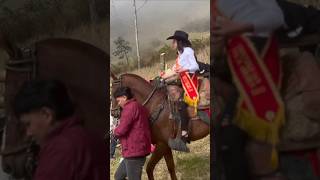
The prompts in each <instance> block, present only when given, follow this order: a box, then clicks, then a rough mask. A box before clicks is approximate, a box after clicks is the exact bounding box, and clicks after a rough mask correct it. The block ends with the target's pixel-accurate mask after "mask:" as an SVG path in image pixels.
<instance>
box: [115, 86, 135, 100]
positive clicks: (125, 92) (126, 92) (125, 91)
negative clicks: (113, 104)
mask: <svg viewBox="0 0 320 180" xmlns="http://www.w3.org/2000/svg"><path fill="white" fill-rule="evenodd" d="M120 96H126V97H127V99H131V98H133V95H132V92H131V89H130V88H129V87H120V88H118V89H116V91H115V92H114V94H113V97H114V98H117V97H120Z"/></svg>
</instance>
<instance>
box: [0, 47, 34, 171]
mask: <svg viewBox="0 0 320 180" xmlns="http://www.w3.org/2000/svg"><path fill="white" fill-rule="evenodd" d="M21 53H22V55H21V57H13V58H10V59H9V60H8V61H7V63H6V67H5V69H6V70H7V71H8V70H9V71H13V72H18V73H26V74H27V76H28V78H27V80H34V79H36V78H37V74H38V71H37V66H38V61H37V58H36V51H35V47H32V48H26V49H21ZM5 83H8V81H7V80H6V81H5ZM12 118H13V117H12V116H8V117H7V118H6V121H5V125H4V127H3V133H2V145H1V153H0V155H1V156H3V157H8V156H15V155H19V154H27V162H26V164H25V168H26V169H27V173H28V176H30V175H31V174H32V172H31V171H33V169H32V170H31V166H33V162H34V159H35V157H34V156H35V153H34V151H33V149H34V147H35V144H34V142H32V141H28V142H27V143H24V144H21V145H19V146H16V147H7V146H6V135H7V134H6V133H7V126H8V123H17V124H18V123H19V122H13V121H12ZM31 164H32V165H31Z"/></svg>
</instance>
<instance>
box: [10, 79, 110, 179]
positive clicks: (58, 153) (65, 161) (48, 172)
mask: <svg viewBox="0 0 320 180" xmlns="http://www.w3.org/2000/svg"><path fill="white" fill-rule="evenodd" d="M13 109H14V113H15V115H16V116H17V117H18V118H19V119H20V121H21V122H22V124H23V125H24V127H25V130H26V134H27V136H29V137H30V138H32V139H33V140H34V141H35V142H36V143H37V144H38V145H39V146H40V152H39V154H38V158H37V159H38V161H37V168H36V170H35V174H34V176H33V180H80V179H81V180H103V179H108V175H107V167H108V166H107V162H108V160H107V148H108V147H107V145H106V143H104V141H103V137H101V138H99V137H97V136H95V135H93V134H92V133H89V131H86V129H84V128H83V127H82V125H81V122H80V120H79V118H78V117H77V116H76V115H75V113H74V112H75V108H74V105H73V103H72V101H71V99H70V97H69V95H68V92H67V89H66V87H65V86H64V84H63V83H61V82H60V81H55V80H52V81H38V80H36V81H30V82H27V83H26V84H24V85H23V86H22V88H21V89H20V91H19V92H18V93H17V95H16V97H15V99H14V103H13Z"/></svg>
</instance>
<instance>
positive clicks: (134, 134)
mask: <svg viewBox="0 0 320 180" xmlns="http://www.w3.org/2000/svg"><path fill="white" fill-rule="evenodd" d="M114 98H115V99H116V101H117V103H118V105H119V106H120V107H121V108H122V111H121V115H120V123H119V125H118V126H117V127H116V128H115V129H114V132H113V133H114V135H115V136H116V137H117V138H119V139H120V144H121V151H122V152H121V155H122V157H123V158H124V160H123V161H122V162H121V163H120V165H119V167H118V168H117V170H116V173H115V176H114V178H115V180H124V179H126V177H127V178H128V179H129V180H131V179H134V180H139V179H141V175H142V168H143V165H144V163H145V161H146V156H148V155H149V154H150V153H151V145H150V144H151V129H150V124H149V118H148V117H149V113H148V110H147V109H146V108H145V107H144V106H142V105H141V104H139V103H138V102H137V101H136V100H135V99H134V98H133V95H132V92H131V89H130V88H128V87H120V88H118V89H117V90H116V91H115V93H114Z"/></svg>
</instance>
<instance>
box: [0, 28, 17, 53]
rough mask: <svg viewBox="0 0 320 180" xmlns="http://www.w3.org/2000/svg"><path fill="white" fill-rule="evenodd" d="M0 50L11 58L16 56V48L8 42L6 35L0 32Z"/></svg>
mask: <svg viewBox="0 0 320 180" xmlns="http://www.w3.org/2000/svg"><path fill="white" fill-rule="evenodd" d="M0 49H3V50H4V51H5V52H6V53H8V55H9V56H10V57H11V58H13V57H15V56H16V55H17V54H16V53H17V48H16V47H15V46H14V45H13V44H12V43H10V42H9V40H8V39H7V37H6V35H5V34H4V33H3V32H1V31H0Z"/></svg>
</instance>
